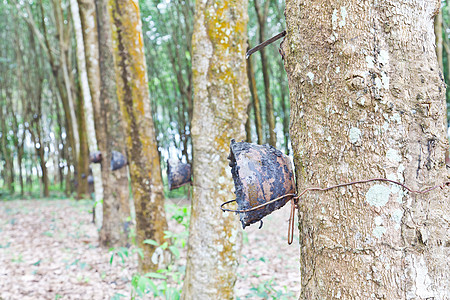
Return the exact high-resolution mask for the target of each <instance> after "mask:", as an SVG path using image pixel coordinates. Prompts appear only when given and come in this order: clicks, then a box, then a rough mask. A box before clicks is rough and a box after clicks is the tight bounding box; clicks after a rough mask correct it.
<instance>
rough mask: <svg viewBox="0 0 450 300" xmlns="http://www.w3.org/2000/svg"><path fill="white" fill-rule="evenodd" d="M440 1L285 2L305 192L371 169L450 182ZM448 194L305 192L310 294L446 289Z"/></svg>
mask: <svg viewBox="0 0 450 300" xmlns="http://www.w3.org/2000/svg"><path fill="white" fill-rule="evenodd" d="M438 4H439V3H438V2H430V1H408V2H402V1H396V0H392V1H384V2H383V3H377V4H374V3H356V1H345V2H341V1H303V0H294V1H290V2H288V3H287V4H286V21H287V32H288V35H287V38H286V41H285V42H284V43H283V49H284V52H285V58H286V60H285V68H286V71H287V74H288V78H289V88H290V100H291V106H292V121H291V122H292V123H291V131H290V133H291V138H292V148H293V151H294V162H295V165H296V170H297V174H296V175H297V183H298V190H302V189H303V188H305V187H309V186H317V185H319V186H327V185H331V184H335V183H341V182H348V181H353V180H359V179H368V178H373V177H385V178H389V179H394V180H399V181H401V182H404V183H405V184H406V185H408V186H409V187H411V188H413V189H423V188H426V187H430V186H434V185H435V184H440V183H442V182H443V181H445V180H446V179H447V178H446V176H447V175H446V174H447V171H446V167H445V162H444V154H445V151H446V149H448V140H447V137H446V128H447V122H446V118H445V101H444V91H445V85H444V83H443V79H442V77H441V76H440V72H439V66H438V63H437V59H436V52H435V45H434V43H435V36H434V31H433V20H434V16H435V15H436V14H437V13H438V9H439V7H438ZM402 24H409V26H403V25H402ZM447 180H448V179H447ZM448 199H450V195H449V189H436V190H434V191H433V192H431V193H428V194H426V195H416V194H411V193H407V192H406V191H405V190H403V189H400V188H398V187H396V186H392V185H387V184H371V185H364V186H352V187H349V188H342V189H341V190H335V191H329V192H326V193H321V194H320V195H319V194H309V195H307V196H305V197H303V198H302V199H301V201H300V213H299V218H300V224H299V229H300V242H301V244H302V248H301V249H302V252H301V256H300V257H301V279H302V290H301V296H300V298H301V299H316V298H317V299H324V298H333V297H337V298H339V297H340V298H352V299H353V298H361V299H362V298H371V297H377V298H385V299H405V298H408V299H412V298H414V299H429V298H435V299H445V298H447V297H448V296H449V294H448V286H449V284H450V277H449V273H448V270H449V268H450V262H449V260H448V258H447V257H448V255H449V254H450V253H449V249H448V247H444V246H443V244H442V241H445V240H448V232H449V225H448V222H445V221H444V220H445V218H447V217H446V216H448V215H449V208H448V205H445V204H444V203H446V202H448Z"/></svg>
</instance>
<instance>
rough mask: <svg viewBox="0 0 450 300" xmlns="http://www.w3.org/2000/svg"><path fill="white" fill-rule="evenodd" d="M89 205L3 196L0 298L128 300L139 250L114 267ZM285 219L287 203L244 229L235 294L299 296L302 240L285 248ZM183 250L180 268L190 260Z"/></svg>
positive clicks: (0, 206) (173, 227) (174, 228)
mask: <svg viewBox="0 0 450 300" xmlns="http://www.w3.org/2000/svg"><path fill="white" fill-rule="evenodd" d="M168 202H169V203H172V205H173V202H172V201H170V200H168ZM178 204H179V203H178ZM91 205H92V204H91V202H88V201H84V202H76V201H74V200H34V201H28V200H27V201H8V202H4V201H3V202H2V201H0V300H7V299H8V300H9V299H119V298H117V296H118V295H119V294H121V295H125V297H123V298H121V299H130V297H131V292H132V287H131V279H132V276H133V274H135V273H136V267H137V260H136V257H137V254H134V255H131V256H130V258H126V259H125V261H124V263H122V261H121V259H120V258H119V257H115V258H114V261H113V263H112V264H110V259H111V253H112V252H110V251H109V250H108V249H103V248H101V247H99V244H98V233H97V230H96V228H95V226H94V224H92V214H91V213H90V210H91V209H92V207H91ZM169 217H170V216H169ZM288 218H289V208H288V207H287V206H286V207H284V208H282V209H281V210H279V211H276V212H274V213H273V214H271V215H270V216H268V217H266V218H265V219H264V226H263V228H262V229H259V230H258V225H252V226H251V227H249V228H247V229H246V230H245V231H244V246H243V250H242V255H241V259H240V262H239V263H240V264H239V268H238V280H237V282H236V287H235V291H236V299H297V298H298V293H299V285H300V275H299V245H298V238H297V237H296V238H295V240H294V243H293V244H292V245H291V246H288V245H287V238H286V235H287V225H288ZM169 229H170V230H171V231H174V232H180V231H182V230H183V226H181V225H179V224H178V223H177V222H175V221H174V220H169ZM185 250H186V249H182V252H181V256H180V259H179V260H178V261H177V262H176V266H178V267H179V266H182V265H184V263H185V256H186V254H185V253H184V252H185ZM130 252H131V250H130ZM115 295H116V298H114V296H115ZM145 298H146V299H151V296H145Z"/></svg>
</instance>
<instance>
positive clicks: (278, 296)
mask: <svg viewBox="0 0 450 300" xmlns="http://www.w3.org/2000/svg"><path fill="white" fill-rule="evenodd" d="M293 297H294V293H292V292H291V291H288V290H287V287H286V286H285V287H283V288H279V287H278V285H277V284H276V283H275V281H274V280H273V279H270V280H266V281H264V282H261V283H259V284H258V285H257V286H255V285H252V287H251V288H250V293H248V294H247V295H246V296H245V297H244V298H239V297H238V298H237V299H236V300H242V299H255V298H259V299H274V300H288V299H292V298H293Z"/></svg>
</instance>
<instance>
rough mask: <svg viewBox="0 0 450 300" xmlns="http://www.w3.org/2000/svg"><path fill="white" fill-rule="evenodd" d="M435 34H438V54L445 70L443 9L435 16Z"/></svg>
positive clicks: (440, 64)
mask: <svg viewBox="0 0 450 300" xmlns="http://www.w3.org/2000/svg"><path fill="white" fill-rule="evenodd" d="M434 35H435V36H436V56H437V60H438V63H439V67H440V68H441V71H442V72H444V60H443V53H444V47H443V39H442V10H440V11H439V13H438V14H437V15H436V16H435V17H434Z"/></svg>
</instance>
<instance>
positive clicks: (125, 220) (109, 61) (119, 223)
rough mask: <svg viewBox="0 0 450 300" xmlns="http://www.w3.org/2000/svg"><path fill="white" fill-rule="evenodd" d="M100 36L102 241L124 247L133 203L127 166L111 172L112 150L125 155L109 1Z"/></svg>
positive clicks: (100, 16)
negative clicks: (130, 200) (102, 130)
mask: <svg viewBox="0 0 450 300" xmlns="http://www.w3.org/2000/svg"><path fill="white" fill-rule="evenodd" d="M96 5H97V20H98V39H99V56H100V57H99V58H100V60H99V62H100V64H99V66H100V72H101V77H100V79H101V80H100V99H99V101H100V108H101V109H100V118H99V120H100V128H104V130H105V138H104V139H100V140H99V147H100V151H101V152H102V153H103V162H102V179H103V187H104V199H105V200H104V201H103V227H102V229H101V231H100V243H101V244H102V245H103V246H105V247H113V246H114V247H116V246H124V245H126V244H127V241H128V230H129V225H130V224H129V218H130V205H129V190H128V172H127V167H124V168H121V169H119V170H116V171H111V168H110V166H109V163H110V161H111V152H112V151H113V150H114V151H118V152H120V153H122V154H124V155H126V147H125V144H124V143H123V141H124V140H125V133H124V129H123V127H124V126H123V120H122V114H121V113H120V108H119V103H118V100H117V93H116V74H115V70H114V57H113V53H112V36H111V23H110V19H109V13H108V2H107V0H101V1H96Z"/></svg>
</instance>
